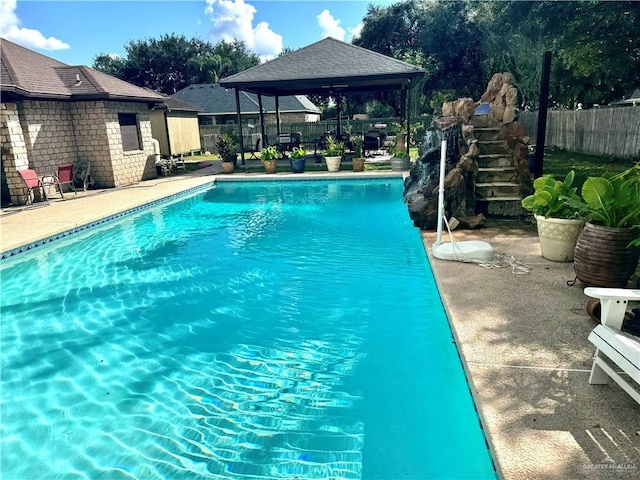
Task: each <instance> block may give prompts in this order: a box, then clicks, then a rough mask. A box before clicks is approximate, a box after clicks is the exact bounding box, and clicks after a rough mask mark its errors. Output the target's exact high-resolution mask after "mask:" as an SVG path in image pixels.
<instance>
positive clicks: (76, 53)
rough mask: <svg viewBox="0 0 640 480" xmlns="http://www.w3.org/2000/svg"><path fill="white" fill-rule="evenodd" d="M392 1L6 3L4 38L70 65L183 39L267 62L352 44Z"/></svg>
mask: <svg viewBox="0 0 640 480" xmlns="http://www.w3.org/2000/svg"><path fill="white" fill-rule="evenodd" d="M369 3H375V4H385V5H388V4H391V3H394V2H393V1H392V0H373V1H371V0H346V1H345V0H340V1H332V0H328V1H327V0H325V1H322V2H319V1H312V0H296V1H271V0H180V1H123V0H120V1H59V0H52V1H51V0H50V1H32V0H0V33H1V36H2V38H6V39H9V40H11V41H13V42H15V43H18V44H20V45H23V46H25V47H27V48H30V49H32V50H35V51H37V52H40V53H42V54H44V55H47V56H49V57H53V58H55V59H57V60H59V61H61V62H64V63H66V64H68V65H89V66H90V65H91V64H92V63H93V59H94V57H95V56H96V55H98V54H101V53H109V54H116V55H124V54H125V50H124V46H125V45H126V44H127V43H128V42H129V41H130V40H143V39H147V38H158V37H160V36H161V35H162V34H172V33H175V34H183V35H185V36H186V37H187V38H194V37H196V38H200V39H203V40H208V41H210V42H211V43H213V44H215V43H218V42H219V41H220V40H228V39H232V38H235V39H239V40H243V41H245V43H246V44H247V46H248V47H249V49H250V50H251V51H252V52H255V53H256V54H258V55H259V56H260V57H261V58H262V59H263V60H267V59H270V58H273V57H275V56H277V55H278V54H279V53H280V52H281V51H282V49H283V48H286V47H290V48H294V49H295V48H300V47H304V46H305V45H309V44H311V43H314V42H316V41H318V40H321V39H322V38H324V37H326V36H332V37H335V38H338V39H340V40H344V41H347V42H349V41H351V39H352V37H353V36H354V35H357V32H358V28H359V26H361V22H362V18H363V17H364V16H365V14H366V12H367V5H368V4H369Z"/></svg>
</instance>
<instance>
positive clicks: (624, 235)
mask: <svg viewBox="0 0 640 480" xmlns="http://www.w3.org/2000/svg"><path fill="white" fill-rule="evenodd" d="M636 235H637V230H636V229H635V228H615V227H603V226H602V225H596V224H593V223H587V224H586V225H585V227H584V230H582V233H580V236H579V237H578V242H577V243H576V248H575V256H574V261H573V268H574V270H575V272H576V276H577V277H578V279H579V280H580V281H581V282H582V283H584V284H585V285H590V286H594V287H623V288H624V287H626V286H627V282H628V281H629V279H630V278H631V276H632V275H633V273H634V272H635V270H636V267H637V266H638V254H639V252H640V249H638V248H637V247H628V245H629V243H630V242H631V241H632V240H633V239H634V238H635V237H636Z"/></svg>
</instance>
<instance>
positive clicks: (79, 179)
mask: <svg viewBox="0 0 640 480" xmlns="http://www.w3.org/2000/svg"><path fill="white" fill-rule="evenodd" d="M90 174H91V162H90V161H89V160H85V159H82V158H81V159H79V160H78V161H77V162H75V163H74V164H73V183H74V185H78V186H79V187H82V190H83V191H84V192H86V191H87V187H88V186H89V184H91V183H92V182H91V176H90Z"/></svg>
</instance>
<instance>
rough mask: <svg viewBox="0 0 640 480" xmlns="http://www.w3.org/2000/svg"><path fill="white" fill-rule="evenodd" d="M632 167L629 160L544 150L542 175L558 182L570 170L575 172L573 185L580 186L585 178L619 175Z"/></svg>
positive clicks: (631, 162)
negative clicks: (609, 173) (551, 177)
mask: <svg viewBox="0 0 640 480" xmlns="http://www.w3.org/2000/svg"><path fill="white" fill-rule="evenodd" d="M632 166H633V161H631V160H630V159H628V158H627V159H621V158H613V157H604V156H598V155H587V154H584V153H575V152H567V151H565V150H545V152H544V160H543V164H542V173H543V174H545V175H552V176H553V177H554V178H556V179H558V180H562V179H564V177H565V176H566V175H567V173H569V172H570V171H571V170H574V171H575V172H576V178H575V181H574V185H576V186H582V184H583V183H584V181H585V180H586V179H587V177H599V176H600V175H602V174H603V173H605V172H612V173H619V172H623V171H625V170H626V169H628V168H630V167H632Z"/></svg>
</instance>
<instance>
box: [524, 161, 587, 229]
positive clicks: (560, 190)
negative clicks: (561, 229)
mask: <svg viewBox="0 0 640 480" xmlns="http://www.w3.org/2000/svg"><path fill="white" fill-rule="evenodd" d="M574 178H575V172H574V171H573V170H571V171H570V172H569V173H568V174H567V176H566V177H565V179H564V181H560V180H556V179H555V178H553V177H552V176H551V175H544V176H542V177H538V178H536V179H535V180H534V182H533V188H534V193H533V194H532V195H529V196H528V197H525V198H523V199H522V207H523V208H524V209H525V210H528V211H530V212H532V213H533V214H534V215H541V216H544V217H546V218H581V217H582V211H583V210H584V208H583V207H582V206H581V205H580V202H581V199H580V196H579V195H578V193H577V192H578V188H577V187H574V186H573V180H574Z"/></svg>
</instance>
